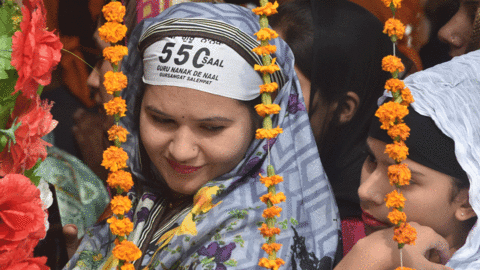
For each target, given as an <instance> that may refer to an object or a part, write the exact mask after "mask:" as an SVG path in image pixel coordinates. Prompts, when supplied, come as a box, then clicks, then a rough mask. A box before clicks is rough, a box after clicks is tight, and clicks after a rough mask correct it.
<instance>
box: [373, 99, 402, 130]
mask: <svg viewBox="0 0 480 270" xmlns="http://www.w3.org/2000/svg"><path fill="white" fill-rule="evenodd" d="M407 114H408V108H407V106H404V105H401V104H398V103H396V102H393V101H389V102H387V103H384V104H383V105H382V106H380V107H379V108H378V110H377V112H375V116H376V117H378V118H379V120H380V123H382V126H381V128H382V129H389V128H390V127H392V126H393V125H395V124H396V123H397V122H401V121H402V119H403V118H404V117H405V116H406V115H407Z"/></svg>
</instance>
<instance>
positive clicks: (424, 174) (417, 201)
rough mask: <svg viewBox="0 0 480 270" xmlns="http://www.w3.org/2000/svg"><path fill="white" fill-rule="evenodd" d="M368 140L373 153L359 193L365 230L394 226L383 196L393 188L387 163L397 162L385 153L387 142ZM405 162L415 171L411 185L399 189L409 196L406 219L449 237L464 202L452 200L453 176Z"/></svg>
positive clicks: (406, 205) (364, 167) (407, 198)
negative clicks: (389, 218)
mask: <svg viewBox="0 0 480 270" xmlns="http://www.w3.org/2000/svg"><path fill="white" fill-rule="evenodd" d="M367 143H368V146H369V152H370V155H369V157H368V158H367V160H366V161H365V163H364V164H363V168H362V175H361V180H360V187H359V189H358V195H359V197H360V206H361V207H362V210H363V215H362V218H363V220H364V221H365V229H366V230H365V231H366V232H367V233H370V232H373V231H376V230H379V229H384V228H386V227H390V226H392V224H391V223H390V222H389V221H388V218H387V215H388V213H389V212H390V210H391V209H388V208H387V207H386V206H385V201H384V198H385V195H387V193H390V192H391V191H393V190H394V187H392V186H391V185H390V183H389V180H388V176H387V171H388V166H389V165H392V164H394V161H393V159H391V158H389V157H388V155H387V154H385V153H384V151H385V146H386V143H384V142H382V141H380V140H377V139H374V138H372V137H369V138H368V139H367ZM407 146H408V140H407ZM404 162H405V163H406V164H407V165H408V168H409V169H410V170H411V172H412V179H411V180H410V185H408V186H403V187H401V189H400V190H401V192H402V193H403V195H404V197H405V198H406V202H405V208H404V211H405V213H406V214H407V221H415V222H418V223H419V224H420V225H423V226H429V227H431V228H432V229H433V230H435V231H436V232H437V233H438V234H440V235H442V236H443V237H445V238H446V239H447V240H448V239H449V238H450V237H448V236H449V235H452V233H453V232H455V230H456V229H457V228H458V221H457V219H456V217H458V215H460V213H459V209H460V204H461V203H459V202H457V200H453V201H452V192H453V190H452V189H453V182H452V178H451V177H450V176H448V175H446V174H443V173H441V172H438V171H435V170H433V169H430V168H428V167H426V166H423V165H421V164H419V163H417V162H414V161H412V160H409V159H407V160H405V161H404Z"/></svg>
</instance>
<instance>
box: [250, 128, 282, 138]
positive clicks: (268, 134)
mask: <svg viewBox="0 0 480 270" xmlns="http://www.w3.org/2000/svg"><path fill="white" fill-rule="evenodd" d="M280 133H283V129H281V128H280V127H276V128H272V129H263V128H259V129H257V131H256V132H255V138H257V139H258V140H261V139H273V138H276V137H277V136H278V134H280Z"/></svg>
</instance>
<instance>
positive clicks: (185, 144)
mask: <svg viewBox="0 0 480 270" xmlns="http://www.w3.org/2000/svg"><path fill="white" fill-rule="evenodd" d="M168 150H169V152H170V155H171V156H172V157H173V158H174V159H175V160H176V161H177V162H188V161H189V160H192V159H194V158H195V157H197V155H198V151H199V147H198V145H197V144H196V139H195V134H193V133H192V132H191V131H190V129H189V128H188V127H180V128H179V129H178V130H177V132H175V134H174V137H173V139H172V141H170V145H169V147H168Z"/></svg>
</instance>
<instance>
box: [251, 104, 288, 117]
mask: <svg viewBox="0 0 480 270" xmlns="http://www.w3.org/2000/svg"><path fill="white" fill-rule="evenodd" d="M281 109H282V108H280V106H279V105H278V104H263V103H261V104H258V105H255V110H256V111H257V113H258V115H260V116H261V117H265V115H267V114H278V113H279V112H280V110H281Z"/></svg>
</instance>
